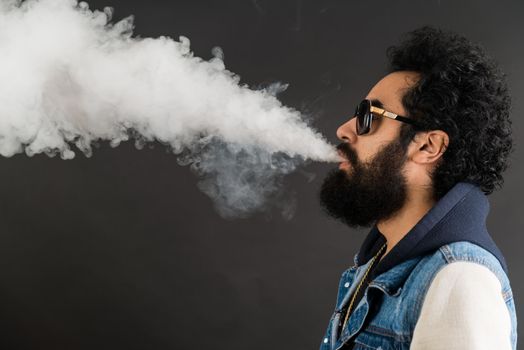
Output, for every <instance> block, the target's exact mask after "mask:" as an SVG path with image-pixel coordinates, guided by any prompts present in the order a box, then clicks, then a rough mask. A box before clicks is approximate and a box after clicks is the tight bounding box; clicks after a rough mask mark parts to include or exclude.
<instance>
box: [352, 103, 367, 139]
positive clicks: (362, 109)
mask: <svg viewBox="0 0 524 350" xmlns="http://www.w3.org/2000/svg"><path fill="white" fill-rule="evenodd" d="M369 112H370V111H369V102H368V101H366V100H364V101H362V102H360V104H359V105H358V106H357V110H356V113H355V114H356V116H357V134H358V135H362V134H365V133H367V132H368V131H369V128H370V126H371V125H369V122H370V119H371V118H369Z"/></svg>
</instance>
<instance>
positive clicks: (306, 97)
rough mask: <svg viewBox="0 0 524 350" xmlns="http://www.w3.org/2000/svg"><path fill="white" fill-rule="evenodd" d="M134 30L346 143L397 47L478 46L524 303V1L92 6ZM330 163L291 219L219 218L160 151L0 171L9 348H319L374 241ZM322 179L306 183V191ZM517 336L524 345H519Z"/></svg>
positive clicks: (4, 342)
mask: <svg viewBox="0 0 524 350" xmlns="http://www.w3.org/2000/svg"><path fill="white" fill-rule="evenodd" d="M90 6H91V8H98V9H102V8H103V7H104V6H113V7H114V8H115V18H116V19H117V20H118V19H121V18H123V17H126V16H128V15H131V14H133V15H135V24H136V27H135V35H138V36H141V37H158V36H160V35H166V36H170V37H172V38H175V39H176V38H178V36H179V35H184V36H187V37H188V38H189V39H190V40H191V47H192V50H193V51H194V53H195V55H197V56H200V57H203V58H205V59H209V58H210V57H211V49H212V48H213V47H214V46H220V47H221V48H222V49H223V51H224V54H225V64H226V67H227V68H228V69H229V70H231V71H233V72H235V73H237V74H239V75H240V76H241V78H242V80H241V81H242V82H243V83H246V84H249V85H250V86H258V85H260V84H262V85H263V84H268V83H270V82H274V81H281V82H284V83H289V84H290V86H289V88H288V90H287V91H286V92H284V93H283V94H282V95H281V96H280V98H281V100H282V101H283V102H284V103H285V104H287V105H289V106H292V107H295V108H297V109H299V110H301V111H303V112H304V113H305V114H306V115H307V116H308V117H309V118H312V119H313V122H312V124H313V125H314V126H315V127H316V128H318V129H319V130H320V131H321V132H322V133H324V134H325V135H326V136H327V137H328V139H329V140H330V141H331V142H333V143H336V142H337V140H336V138H335V130H336V128H337V126H338V125H339V124H340V123H342V122H343V121H344V118H346V117H347V115H348V113H350V112H352V111H353V110H354V106H355V104H356V103H357V102H358V101H359V100H360V99H361V98H362V97H364V96H365V95H366V94H367V92H368V91H369V89H370V88H371V87H372V86H373V85H374V84H375V82H376V81H378V80H379V79H380V78H381V77H382V76H383V75H384V68H385V62H386V61H385V55H384V53H385V49H386V47H387V46H389V45H391V44H394V43H396V42H397V40H398V38H399V36H400V34H401V33H403V32H406V31H409V30H412V29H414V28H416V27H418V26H420V25H423V24H433V25H436V26H440V27H442V28H445V29H451V30H455V31H457V32H460V33H462V34H465V35H466V36H467V37H469V38H470V39H472V40H474V41H477V42H481V43H482V44H483V45H484V46H485V47H486V49H487V50H488V52H490V54H491V55H492V56H494V57H495V58H496V59H497V60H498V61H499V62H500V64H501V66H502V68H503V69H504V70H505V71H506V73H507V74H508V80H509V84H510V88H511V91H512V96H513V120H514V132H515V139H516V143H517V150H516V152H515V153H514V154H513V162H512V163H513V164H512V167H511V168H510V169H509V171H508V172H507V173H506V183H505V187H504V188H503V189H502V190H501V191H498V192H496V193H494V194H493V195H491V196H490V197H489V198H490V202H491V212H490V216H489V218H488V228H489V229H490V232H491V234H492V236H493V237H494V239H495V241H496V242H497V244H498V245H499V247H500V248H501V250H502V252H503V253H504V255H505V257H506V260H507V262H508V265H509V277H510V280H511V283H512V287H513V292H514V295H515V300H516V307H517V312H518V315H521V312H520V311H521V310H520V308H521V307H520V300H521V297H524V285H523V281H522V278H521V277H522V264H523V263H524V260H523V259H524V258H523V254H522V253H521V251H522V247H524V245H523V243H524V239H523V237H522V229H521V228H522V226H523V220H524V216H523V215H521V213H522V209H523V205H522V201H521V198H522V194H523V193H524V191H523V187H522V182H521V181H519V180H520V179H521V178H522V175H523V172H524V170H523V167H522V165H521V160H522V157H523V155H522V152H521V151H520V144H521V140H522V136H523V135H524V131H523V130H522V128H523V125H522V120H521V115H522V111H523V98H522V96H523V93H524V86H523V82H524V71H523V70H524V60H523V58H524V44H523V41H522V36H523V34H524V24H523V21H522V15H523V14H524V11H523V10H524V3H522V2H518V1H514V2H507V1H497V2H495V1H486V0H475V1H473V0H472V1H443V0H442V1H436V0H433V1H391V0H383V1H348V0H346V1H299V0H296V1H295V0H289V1H265V0H251V1H248V0H245V1H240V0H238V1H200V0H198V1H197V0H191V1H159V0H158V1H129V0H119V1H116V0H113V1H102V0H97V1H91V2H90ZM332 166H333V165H326V164H311V165H308V166H307V167H304V168H302V170H301V171H300V172H296V173H295V174H293V175H290V176H288V177H287V179H286V186H287V187H288V188H290V189H291V190H292V191H294V192H295V193H296V198H297V201H298V206H297V211H296V214H295V216H294V217H293V218H292V219H291V220H284V219H283V218H282V217H281V216H280V214H279V213H278V212H270V213H269V214H267V213H266V214H256V215H254V216H252V217H250V218H248V219H238V220H224V219H222V218H221V217H220V216H219V215H218V214H217V212H216V211H215V210H214V208H213V204H212V202H211V200H210V199H209V198H208V197H206V196H205V195H204V194H203V193H201V192H200V191H199V190H198V188H197V186H196V183H197V181H198V179H197V178H196V177H195V176H194V174H192V173H191V171H190V170H189V169H188V168H187V167H181V166H179V165H178V164H177V163H176V157H175V156H174V155H173V154H170V153H169V152H166V149H165V148H164V147H163V146H161V145H159V144H156V145H154V147H153V148H149V147H146V148H145V149H144V150H137V149H135V147H134V146H133V145H132V143H130V142H129V143H125V144H122V145H121V146H120V147H118V148H116V149H111V148H110V147H108V146H107V145H103V146H102V147H101V148H99V149H96V150H95V151H94V156H93V157H92V158H89V159H88V158H85V157H84V156H83V155H82V154H78V155H77V157H76V158H75V159H74V160H70V161H64V160H61V159H59V158H48V157H47V156H44V155H38V156H34V157H32V158H28V157H27V156H26V155H17V156H14V157H12V158H8V159H6V158H2V159H0V184H1V186H2V187H1V191H0V205H1V207H0V209H1V215H2V217H1V220H0V225H1V227H0V232H1V238H2V242H1V244H0V330H1V331H0V348H1V349H189V348H199V349H203V348H214V349H316V348H318V346H319V344H320V341H321V339H322V336H323V333H324V331H325V328H326V326H327V321H328V319H329V316H330V314H331V312H332V309H333V306H334V303H335V296H336V287H337V283H338V278H339V276H340V273H341V272H342V271H343V270H344V269H346V268H347V267H349V266H350V265H351V264H352V259H353V255H354V254H355V253H356V251H357V249H358V247H359V245H360V243H361V242H362V240H363V238H364V235H365V234H366V233H367V230H348V229H347V228H346V227H344V226H343V225H342V224H339V223H336V222H334V221H332V220H330V219H329V218H327V217H325V216H324V215H323V214H322V213H321V211H320V209H319V206H318V201H317V191H318V188H319V186H320V183H321V180H322V178H323V176H324V174H325V173H326V172H327V171H328V170H329V169H330V168H331V167H332ZM311 177H314V179H313V180H312V181H311V180H310V178H311ZM519 333H520V332H519Z"/></svg>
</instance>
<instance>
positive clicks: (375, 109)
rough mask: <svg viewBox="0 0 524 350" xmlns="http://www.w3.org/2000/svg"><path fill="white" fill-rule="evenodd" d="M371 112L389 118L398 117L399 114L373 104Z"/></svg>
mask: <svg viewBox="0 0 524 350" xmlns="http://www.w3.org/2000/svg"><path fill="white" fill-rule="evenodd" d="M370 111H371V113H377V114H379V115H381V116H384V117H387V118H390V119H397V116H398V115H397V114H395V113H391V112H388V111H386V110H384V109H382V108H378V107H375V106H371V110H370Z"/></svg>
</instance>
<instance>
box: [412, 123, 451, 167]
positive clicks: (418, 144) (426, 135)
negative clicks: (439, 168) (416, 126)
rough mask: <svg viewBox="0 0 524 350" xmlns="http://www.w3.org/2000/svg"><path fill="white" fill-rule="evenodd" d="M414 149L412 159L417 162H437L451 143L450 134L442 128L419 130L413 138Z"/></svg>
mask: <svg viewBox="0 0 524 350" xmlns="http://www.w3.org/2000/svg"><path fill="white" fill-rule="evenodd" d="M413 142H414V150H413V154H412V157H411V159H412V160H413V161H414V162H415V163H420V164H430V163H436V162H437V161H438V160H439V159H440V158H441V157H442V155H443V154H444V152H445V151H446V149H447V148H448V145H449V136H448V134H447V133H445V132H444V131H442V130H430V131H424V132H419V133H417V134H416V135H415V138H414V139H413Z"/></svg>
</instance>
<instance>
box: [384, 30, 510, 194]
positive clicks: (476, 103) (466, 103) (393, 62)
mask: <svg viewBox="0 0 524 350" xmlns="http://www.w3.org/2000/svg"><path fill="white" fill-rule="evenodd" d="M403 39H404V40H402V41H401V43H400V44H399V45H397V46H390V47H388V48H387V50H386V55H387V57H388V61H389V62H388V67H387V72H388V73H392V72H396V71H406V70H407V71H416V72H418V73H420V79H419V80H418V81H417V82H416V83H415V84H414V85H413V86H412V87H411V88H410V89H409V90H408V91H407V92H406V94H405V95H404V96H403V99H402V103H403V105H404V108H405V109H406V111H407V114H408V117H411V118H414V119H415V120H417V121H419V123H420V124H421V127H420V128H417V127H413V126H411V125H409V124H405V123H403V125H402V128H401V133H400V135H401V136H400V137H401V140H402V141H404V142H405V141H408V140H412V139H413V137H414V136H415V135H416V133H417V132H418V131H424V130H443V131H445V132H446V133H447V134H448V136H449V145H448V148H447V149H446V151H445V152H444V154H443V156H442V158H441V160H440V162H439V163H438V165H437V166H436V168H435V169H434V171H433V172H432V173H431V174H430V175H431V179H432V182H433V197H434V199H435V200H438V199H440V198H441V197H442V196H443V195H444V194H445V193H446V192H448V191H449V190H450V189H451V188H452V187H453V186H454V185H455V184H456V183H457V182H459V181H464V182H470V183H474V184H476V185H477V186H479V187H480V188H481V190H482V191H483V192H484V193H485V194H487V195H488V194H491V193H492V192H493V190H494V189H496V188H497V189H498V188H501V187H502V184H503V182H504V179H503V177H502V173H503V172H504V171H505V170H506V168H507V166H508V163H509V162H508V156H509V154H510V153H511V152H512V150H513V140H512V136H511V120H510V118H509V111H510V106H511V98H510V96H509V93H508V87H507V83H506V76H505V74H504V73H503V72H502V71H501V70H500V68H499V67H498V65H497V63H496V62H495V60H494V59H492V58H491V57H489V56H488V55H487V54H486V53H485V52H484V50H483V48H482V46H480V45H479V44H476V43H472V42H471V41H469V40H468V39H466V38H465V37H463V36H461V35H459V34H456V33H453V32H449V31H444V30H442V29H438V28H434V27H431V26H423V27H421V28H418V29H415V30H413V31H411V32H408V33H406V34H405V36H404V37H403Z"/></svg>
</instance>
